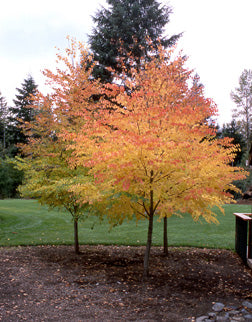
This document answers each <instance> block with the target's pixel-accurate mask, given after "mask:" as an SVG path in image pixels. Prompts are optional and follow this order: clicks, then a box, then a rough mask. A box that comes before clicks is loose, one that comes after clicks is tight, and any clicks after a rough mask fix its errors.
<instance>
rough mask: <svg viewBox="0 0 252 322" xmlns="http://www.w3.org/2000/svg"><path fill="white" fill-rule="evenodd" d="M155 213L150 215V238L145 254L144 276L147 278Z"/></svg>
mask: <svg viewBox="0 0 252 322" xmlns="http://www.w3.org/2000/svg"><path fill="white" fill-rule="evenodd" d="M153 217H154V216H153V214H152V215H150V216H149V227H148V239H147V244H146V249H145V255H144V273H143V277H144V278H146V277H148V276H149V260H150V249H151V242H152V231H153Z"/></svg>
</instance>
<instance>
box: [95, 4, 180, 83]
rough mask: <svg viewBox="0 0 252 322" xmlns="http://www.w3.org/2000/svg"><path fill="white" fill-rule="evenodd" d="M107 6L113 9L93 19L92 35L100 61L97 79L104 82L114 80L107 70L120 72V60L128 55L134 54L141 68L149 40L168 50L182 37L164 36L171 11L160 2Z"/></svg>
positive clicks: (103, 11)
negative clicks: (107, 68) (141, 60)
mask: <svg viewBox="0 0 252 322" xmlns="http://www.w3.org/2000/svg"><path fill="white" fill-rule="evenodd" d="M107 3H108V5H109V7H108V8H107V9H106V8H104V7H102V9H101V10H100V11H98V12H97V13H96V15H95V16H94V17H93V21H94V23H95V25H96V26H95V28H93V33H92V34H91V35H89V42H90V45H91V50H92V51H93V53H94V59H95V60H96V61H98V62H99V64H98V65H97V66H96V68H95V75H94V76H95V77H100V78H101V80H102V81H104V82H105V81H111V80H112V74H111V72H109V71H108V70H106V67H112V68H113V69H114V70H116V71H117V72H119V73H120V71H121V70H120V65H119V64H118V58H119V60H120V58H126V56H127V53H129V52H131V54H132V56H133V57H134V60H135V62H136V64H137V66H139V64H140V59H141V57H144V58H148V52H149V48H150V47H149V46H150V45H149V43H148V41H147V37H149V38H150V39H151V41H152V46H154V48H157V46H158V44H159V41H160V42H161V44H162V45H163V46H164V47H165V48H167V47H169V46H171V45H173V44H175V43H176V41H177V40H178V38H179V37H180V36H181V34H178V35H173V36H172V37H170V38H166V37H165V36H163V33H164V31H165V26H166V24H167V23H168V22H169V18H170V14H171V9H170V8H169V7H167V6H161V5H160V3H158V2H157V1H156V0H107ZM126 67H127V65H126ZM128 68H129V66H128Z"/></svg>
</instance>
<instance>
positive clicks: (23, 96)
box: [9, 76, 37, 154]
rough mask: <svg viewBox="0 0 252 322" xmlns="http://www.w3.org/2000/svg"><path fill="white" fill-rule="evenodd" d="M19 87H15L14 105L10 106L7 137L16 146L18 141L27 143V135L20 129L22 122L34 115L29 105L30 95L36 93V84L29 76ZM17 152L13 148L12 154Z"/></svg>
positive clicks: (29, 119)
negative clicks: (16, 92)
mask: <svg viewBox="0 0 252 322" xmlns="http://www.w3.org/2000/svg"><path fill="white" fill-rule="evenodd" d="M21 85H22V87H21V88H17V91H18V94H17V95H16V99H15V100H13V102H14V104H15V106H14V107H11V108H10V112H11V116H10V126H9V137H10V141H11V144H12V145H15V146H17V144H19V143H27V136H26V135H25V134H24V133H23V131H22V128H21V126H22V124H23V123H24V122H30V121H32V120H33V117H34V110H33V109H32V108H30V107H29V105H30V104H31V96H32V95H36V90H37V85H36V83H35V81H34V79H33V78H32V77H31V76H28V78H27V79H25V80H24V82H23V83H22V84H21ZM17 152H18V148H16V149H15V151H14V152H13V154H16V153H17Z"/></svg>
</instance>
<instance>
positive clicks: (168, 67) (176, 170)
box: [70, 47, 245, 276]
mask: <svg viewBox="0 0 252 322" xmlns="http://www.w3.org/2000/svg"><path fill="white" fill-rule="evenodd" d="M159 53H160V57H159V58H158V59H157V58H156V57H155V55H153V58H152V60H151V61H150V62H146V64H145V66H144V68H143V69H141V70H138V69H132V70H131V75H132V77H131V79H128V83H127V87H128V88H132V89H134V90H132V94H131V95H128V94H127V93H125V91H124V90H122V89H120V90H121V92H120V94H119V95H117V99H118V102H119V103H120V104H118V106H116V107H115V106H114V109H113V111H112V112H111V110H109V109H108V108H104V109H98V110H97V111H95V113H94V114H92V117H91V116H90V115H89V116H88V114H87V115H86V123H85V129H84V128H83V130H82V131H79V133H78V135H75V136H71V139H72V142H71V144H70V147H71V149H72V150H73V153H72V158H73V160H74V162H77V163H78V164H80V165H82V166H87V167H88V168H89V169H90V174H93V176H94V178H95V183H96V185H97V187H99V190H100V191H103V194H104V197H105V198H104V199H103V204H102V207H103V211H104V212H106V213H107V215H108V218H109V220H110V221H113V220H114V221H116V222H122V221H123V220H124V219H125V218H132V217H133V216H136V218H137V220H139V219H141V218H146V219H148V222H149V224H148V237H147V245H146V252H145V257H144V276H147V275H148V274H149V257H150V249H151V243H152V230H153V221H154V216H157V217H158V218H163V217H170V216H172V215H179V216H183V213H185V212H188V213H190V214H191V216H192V217H193V219H194V220H198V219H199V218H200V217H201V216H202V217H203V218H205V220H206V221H207V222H215V223H216V222H217V219H216V215H215V213H214V212H213V211H212V207H213V206H218V207H219V208H220V209H221V210H222V211H223V209H222V207H221V206H222V204H223V203H225V202H230V201H231V200H232V195H231V194H230V193H229V191H230V190H237V188H236V187H235V186H233V185H232V181H233V180H235V179H242V178H245V175H244V173H243V171H242V169H239V168H235V167H231V166H230V165H229V164H230V162H231V161H232V160H233V159H234V157H235V153H236V149H237V148H236V147H235V146H234V145H232V144H231V143H230V139H228V138H224V139H215V132H214V129H213V128H212V127H209V125H208V123H207V122H206V119H207V118H208V117H209V116H211V115H215V113H216V106H215V105H214V103H213V102H212V101H211V100H209V99H206V98H205V97H204V96H203V94H202V91H201V90H199V91H198V92H196V91H195V90H193V88H190V87H189V85H188V84H189V83H190V82H189V80H190V79H191V73H190V72H188V71H187V70H186V69H185V68H184V62H185V59H184V58H181V57H178V58H176V59H174V60H173V61H171V60H170V59H168V60H167V55H168V56H169V55H171V53H169V52H167V51H164V50H163V49H162V48H161V47H160V48H159ZM133 61H134V58H133ZM133 65H134V64H133ZM108 86H109V87H110V90H112V88H114V90H115V91H118V87H117V85H108ZM192 90H193V92H192ZM104 104H108V102H104ZM120 106H123V108H121V107H120ZM106 205H107V206H106Z"/></svg>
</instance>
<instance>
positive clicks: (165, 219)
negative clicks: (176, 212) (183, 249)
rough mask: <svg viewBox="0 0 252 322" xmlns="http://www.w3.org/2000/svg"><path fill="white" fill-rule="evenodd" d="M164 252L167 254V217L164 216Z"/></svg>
mask: <svg viewBox="0 0 252 322" xmlns="http://www.w3.org/2000/svg"><path fill="white" fill-rule="evenodd" d="M163 237H164V249H163V250H164V254H165V255H166V256H167V255H168V236H167V217H166V216H165V217H164V236H163Z"/></svg>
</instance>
